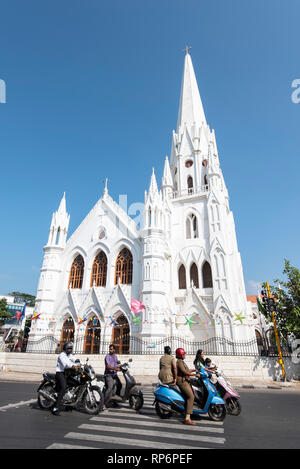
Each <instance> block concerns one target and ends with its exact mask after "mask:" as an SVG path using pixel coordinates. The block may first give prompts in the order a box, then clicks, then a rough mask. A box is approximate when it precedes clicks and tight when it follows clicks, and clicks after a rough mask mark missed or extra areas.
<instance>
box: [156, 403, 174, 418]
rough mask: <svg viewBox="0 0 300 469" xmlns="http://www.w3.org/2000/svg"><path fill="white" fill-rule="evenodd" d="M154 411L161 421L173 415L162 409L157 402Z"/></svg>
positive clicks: (169, 411)
mask: <svg viewBox="0 0 300 469" xmlns="http://www.w3.org/2000/svg"><path fill="white" fill-rule="evenodd" d="M155 411H156V413H157V415H158V416H159V417H160V418H161V419H169V418H170V417H171V416H172V413H173V412H172V411H171V410H166V409H163V408H162V407H161V406H160V403H159V402H158V401H157V402H156V404H155Z"/></svg>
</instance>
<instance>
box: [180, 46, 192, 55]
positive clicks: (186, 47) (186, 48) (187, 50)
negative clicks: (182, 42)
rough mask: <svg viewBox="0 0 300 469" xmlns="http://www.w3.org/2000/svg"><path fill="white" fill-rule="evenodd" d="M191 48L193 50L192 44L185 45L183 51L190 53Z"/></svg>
mask: <svg viewBox="0 0 300 469" xmlns="http://www.w3.org/2000/svg"><path fill="white" fill-rule="evenodd" d="M189 50H191V47H190V46H185V49H182V52H185V53H186V54H188V53H189Z"/></svg>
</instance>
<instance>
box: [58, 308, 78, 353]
mask: <svg viewBox="0 0 300 469" xmlns="http://www.w3.org/2000/svg"><path fill="white" fill-rule="evenodd" d="M74 332H75V326H74V321H73V318H72V317H71V316H69V317H67V318H66V319H65V320H64V323H63V326H62V329H61V335H60V347H59V348H60V351H61V352H62V350H63V346H64V344H65V343H66V342H73V341H74Z"/></svg>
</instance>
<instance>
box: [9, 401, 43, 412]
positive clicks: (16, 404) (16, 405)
mask: <svg viewBox="0 0 300 469" xmlns="http://www.w3.org/2000/svg"><path fill="white" fill-rule="evenodd" d="M33 402H36V399H30V401H20V402H16V403H15V404H7V405H5V406H2V407H0V411H5V410H8V409H13V408H16V407H20V406H22V405H29V404H32V403H33Z"/></svg>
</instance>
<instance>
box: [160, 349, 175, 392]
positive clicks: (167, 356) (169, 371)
mask: <svg viewBox="0 0 300 469" xmlns="http://www.w3.org/2000/svg"><path fill="white" fill-rule="evenodd" d="M164 352H165V353H164V355H163V356H162V357H161V358H160V360H159V373H158V378H159V380H160V381H161V382H162V383H163V384H172V385H175V384H176V380H177V366H176V361H175V358H174V357H172V355H171V352H172V351H171V347H169V346H168V345H167V346H166V347H165V348H164Z"/></svg>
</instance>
